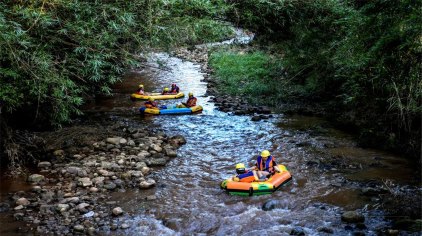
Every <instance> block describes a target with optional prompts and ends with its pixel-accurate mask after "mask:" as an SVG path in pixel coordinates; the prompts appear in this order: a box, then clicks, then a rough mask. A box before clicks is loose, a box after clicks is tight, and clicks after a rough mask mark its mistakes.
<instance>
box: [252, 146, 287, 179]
mask: <svg viewBox="0 0 422 236" xmlns="http://www.w3.org/2000/svg"><path fill="white" fill-rule="evenodd" d="M254 170H256V171H257V174H258V178H259V179H263V178H266V179H267V178H268V177H269V176H271V175H273V174H274V173H275V172H281V171H280V169H279V168H278V166H277V163H276V162H275V158H274V157H273V156H272V155H271V153H270V152H269V151H268V150H264V151H262V152H261V155H260V156H259V157H258V158H257V159H256V165H255V167H254Z"/></svg>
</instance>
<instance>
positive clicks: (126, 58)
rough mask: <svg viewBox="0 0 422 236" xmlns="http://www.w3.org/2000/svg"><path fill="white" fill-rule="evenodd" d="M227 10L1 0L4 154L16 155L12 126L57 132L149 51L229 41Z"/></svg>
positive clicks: (189, 4) (178, 4)
mask: <svg viewBox="0 0 422 236" xmlns="http://www.w3.org/2000/svg"><path fill="white" fill-rule="evenodd" d="M226 10H227V7H226V6H225V4H224V2H223V1H221V0H214V1H200V0H190V1H185V0H168V1H151V0H147V1H144V0H135V1H124V0H115V1H91V0H72V1H67V0H49V1H47V0H32V1H15V0H5V1H1V2H0V106H1V107H2V108H0V109H2V117H0V121H2V122H1V123H2V125H1V130H2V131H3V132H0V134H3V138H0V139H1V142H2V144H1V147H5V146H4V145H5V144H6V147H5V148H4V149H3V148H2V152H3V150H5V151H7V153H8V156H18V153H17V152H16V146H13V147H12V146H11V145H13V143H14V141H13V140H12V139H11V136H9V135H10V133H11V132H6V130H8V128H7V127H10V125H11V124H12V123H15V124H16V125H17V126H21V127H22V126H33V125H37V126H42V127H45V125H46V124H48V125H51V126H52V127H59V126H60V125H62V124H63V123H65V122H68V121H70V120H71V117H72V116H73V115H76V114H80V110H79V106H80V105H81V104H82V103H83V102H84V98H85V97H87V96H93V95H95V94H99V93H101V94H109V93H110V86H111V85H112V84H114V83H116V82H117V81H119V80H120V78H121V75H122V74H123V73H124V72H125V71H126V70H127V69H130V68H132V67H136V66H139V65H140V63H142V58H140V56H139V55H141V54H143V55H145V54H146V52H148V50H152V49H157V48H161V49H169V48H171V47H175V46H181V45H192V44H198V43H204V42H214V41H219V40H222V39H224V38H227V37H229V36H231V35H232V34H233V30H232V28H231V27H230V26H228V25H227V23H224V22H223V21H222V19H223V18H224V14H225V11H226ZM2 118H3V119H2ZM6 124H8V125H6ZM6 140H7V141H6ZM13 150H15V151H13Z"/></svg>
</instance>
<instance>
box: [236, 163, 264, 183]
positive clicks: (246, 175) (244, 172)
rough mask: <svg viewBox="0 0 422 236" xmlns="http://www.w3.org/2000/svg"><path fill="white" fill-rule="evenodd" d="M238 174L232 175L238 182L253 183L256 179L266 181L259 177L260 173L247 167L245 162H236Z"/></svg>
mask: <svg viewBox="0 0 422 236" xmlns="http://www.w3.org/2000/svg"><path fill="white" fill-rule="evenodd" d="M236 174H237V175H235V176H233V177H232V179H233V181H236V182H247V183H251V182H254V181H265V180H260V179H259V178H258V174H257V172H256V171H255V170H250V169H247V168H245V164H243V163H238V164H236Z"/></svg>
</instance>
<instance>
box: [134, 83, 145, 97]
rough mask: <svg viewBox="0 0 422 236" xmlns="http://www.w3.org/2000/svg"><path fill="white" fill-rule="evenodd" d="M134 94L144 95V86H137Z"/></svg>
mask: <svg viewBox="0 0 422 236" xmlns="http://www.w3.org/2000/svg"><path fill="white" fill-rule="evenodd" d="M136 93H137V94H139V95H144V94H145V91H144V85H143V84H140V85H139V86H138V89H137V90H136Z"/></svg>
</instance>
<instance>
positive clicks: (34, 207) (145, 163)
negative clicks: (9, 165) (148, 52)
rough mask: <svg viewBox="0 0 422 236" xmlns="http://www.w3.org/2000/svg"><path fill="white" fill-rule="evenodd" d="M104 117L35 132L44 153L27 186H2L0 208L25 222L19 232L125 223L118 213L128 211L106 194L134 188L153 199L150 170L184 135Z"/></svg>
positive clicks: (85, 230)
mask: <svg viewBox="0 0 422 236" xmlns="http://www.w3.org/2000/svg"><path fill="white" fill-rule="evenodd" d="M105 118H108V119H109V120H108V121H107V119H99V118H98V117H97V118H94V120H95V123H91V122H88V124H87V123H84V122H82V123H81V124H78V125H74V126H71V127H67V128H63V129H61V130H60V131H56V132H49V133H42V134H39V136H40V137H39V138H41V137H42V139H44V140H45V144H46V146H43V147H42V146H40V147H39V148H40V149H44V150H46V151H47V152H46V153H45V155H46V158H45V160H44V161H40V162H38V164H37V168H36V169H35V171H31V172H30V173H28V176H27V177H25V179H26V181H27V182H28V183H29V184H30V185H29V186H28V187H25V188H26V189H28V191H18V192H15V193H9V194H5V192H7V190H6V189H2V195H1V196H2V199H1V207H0V210H1V211H0V213H1V214H3V215H7V214H10V215H13V218H14V219H15V220H17V221H21V222H24V223H25V225H26V226H25V227H21V228H20V230H21V231H19V232H18V233H25V232H26V233H35V234H57V235H68V234H77V233H82V234H89V235H93V234H97V233H99V232H105V231H109V230H116V229H125V227H128V226H127V224H125V223H124V222H120V221H119V216H124V215H125V214H128V213H126V212H124V211H123V210H122V208H121V207H120V206H119V204H120V203H119V202H118V201H111V200H110V197H111V195H110V193H111V192H116V191H118V192H125V191H127V190H128V189H132V190H133V191H137V192H138V195H139V197H140V198H144V199H147V200H154V199H155V197H154V195H148V192H146V191H145V190H147V189H149V188H152V187H154V186H155V185H156V183H157V181H159V180H158V179H157V177H152V176H153V173H154V170H155V169H157V168H161V167H162V166H165V165H166V163H167V162H168V161H169V160H170V159H172V158H174V157H176V156H177V149H178V148H179V147H180V146H181V145H183V144H185V143H186V140H185V138H184V137H183V136H173V137H168V136H166V135H165V134H164V133H156V132H154V129H151V127H147V128H145V127H142V125H139V124H137V123H136V122H128V121H127V120H125V119H123V118H119V117H114V118H113V117H108V116H107V115H106V117H105ZM90 123H91V124H90ZM47 156H49V157H47ZM9 181H16V180H8V179H7V178H5V177H2V185H3V186H6V185H7V184H6V182H9ZM3 191H5V192H3ZM4 230H6V231H4ZM7 230H8V227H5V228H3V229H2V230H1V231H3V232H2V235H7V234H8V233H10V232H8V231H7Z"/></svg>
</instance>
